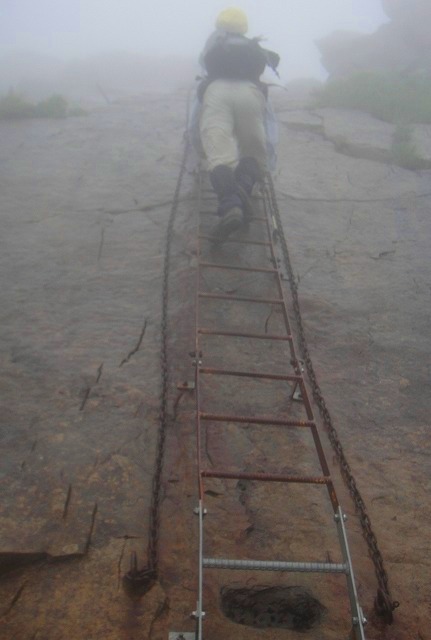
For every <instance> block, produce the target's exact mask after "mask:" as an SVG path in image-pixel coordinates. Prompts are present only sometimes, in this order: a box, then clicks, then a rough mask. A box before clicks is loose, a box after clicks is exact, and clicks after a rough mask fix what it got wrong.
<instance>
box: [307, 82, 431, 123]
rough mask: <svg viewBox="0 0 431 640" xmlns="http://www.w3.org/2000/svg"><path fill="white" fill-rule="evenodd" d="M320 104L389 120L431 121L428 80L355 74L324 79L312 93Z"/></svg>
mask: <svg viewBox="0 0 431 640" xmlns="http://www.w3.org/2000/svg"><path fill="white" fill-rule="evenodd" d="M316 100H317V105H318V106H320V107H343V108H346V109H360V110H361V111H367V112H368V113H370V114H371V115H373V116H375V117H376V118H379V119H380V120H384V121H386V122H393V123H399V122H402V123H413V122H415V123H426V124H430V123H431V79H430V78H428V77H426V76H419V75H418V76H407V75H406V76H404V75H399V74H383V73H358V74H355V75H352V76H350V77H348V78H345V79H342V80H335V81H332V82H331V81H330V82H328V83H327V84H326V85H325V86H324V87H323V89H321V90H319V91H318V92H317V94H316Z"/></svg>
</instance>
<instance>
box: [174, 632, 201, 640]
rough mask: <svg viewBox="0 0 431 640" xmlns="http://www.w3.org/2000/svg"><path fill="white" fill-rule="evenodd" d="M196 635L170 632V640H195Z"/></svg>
mask: <svg viewBox="0 0 431 640" xmlns="http://www.w3.org/2000/svg"><path fill="white" fill-rule="evenodd" d="M195 638H196V634H195V633H194V631H192V632H189V631H183V632H180V631H169V640H195Z"/></svg>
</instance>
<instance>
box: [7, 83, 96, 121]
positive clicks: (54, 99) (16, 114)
mask: <svg viewBox="0 0 431 640" xmlns="http://www.w3.org/2000/svg"><path fill="white" fill-rule="evenodd" d="M83 115H86V111H84V109H81V108H80V107H72V108H69V107H68V104H67V100H66V99H65V98H63V96H60V95H57V94H56V95H53V96H51V97H50V98H47V99H46V100H42V101H41V102H38V103H37V104H32V103H31V102H27V100H26V99H25V98H24V97H23V96H22V95H20V94H19V93H16V92H15V91H12V90H11V91H9V93H8V94H7V95H5V96H4V97H3V98H0V119H6V118H7V119H22V118H66V117H67V116H83Z"/></svg>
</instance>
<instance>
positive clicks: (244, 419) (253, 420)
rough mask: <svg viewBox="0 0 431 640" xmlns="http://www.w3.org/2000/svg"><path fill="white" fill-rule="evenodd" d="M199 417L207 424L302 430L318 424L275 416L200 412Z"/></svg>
mask: <svg viewBox="0 0 431 640" xmlns="http://www.w3.org/2000/svg"><path fill="white" fill-rule="evenodd" d="M199 417H200V419H201V420H205V421H207V422H239V423H241V424H266V425H274V426H276V427H301V428H312V427H315V426H316V423H315V422H313V421H311V420H288V419H287V418H286V419H284V420H283V419H280V418H275V417H273V416H238V415H236V416H235V415H225V414H221V413H206V412H204V411H200V412H199Z"/></svg>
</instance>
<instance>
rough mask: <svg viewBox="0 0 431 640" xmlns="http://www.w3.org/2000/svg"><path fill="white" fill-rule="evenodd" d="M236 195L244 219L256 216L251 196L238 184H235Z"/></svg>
mask: <svg viewBox="0 0 431 640" xmlns="http://www.w3.org/2000/svg"><path fill="white" fill-rule="evenodd" d="M236 188H237V191H238V195H239V197H240V198H241V204H242V210H243V212H244V221H245V222H248V221H249V220H251V219H252V218H255V217H256V209H255V207H254V204H253V201H252V199H251V196H250V195H249V194H248V193H247V191H246V190H245V189H243V188H242V187H241V186H240V185H239V184H238V185H237V187H236Z"/></svg>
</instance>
